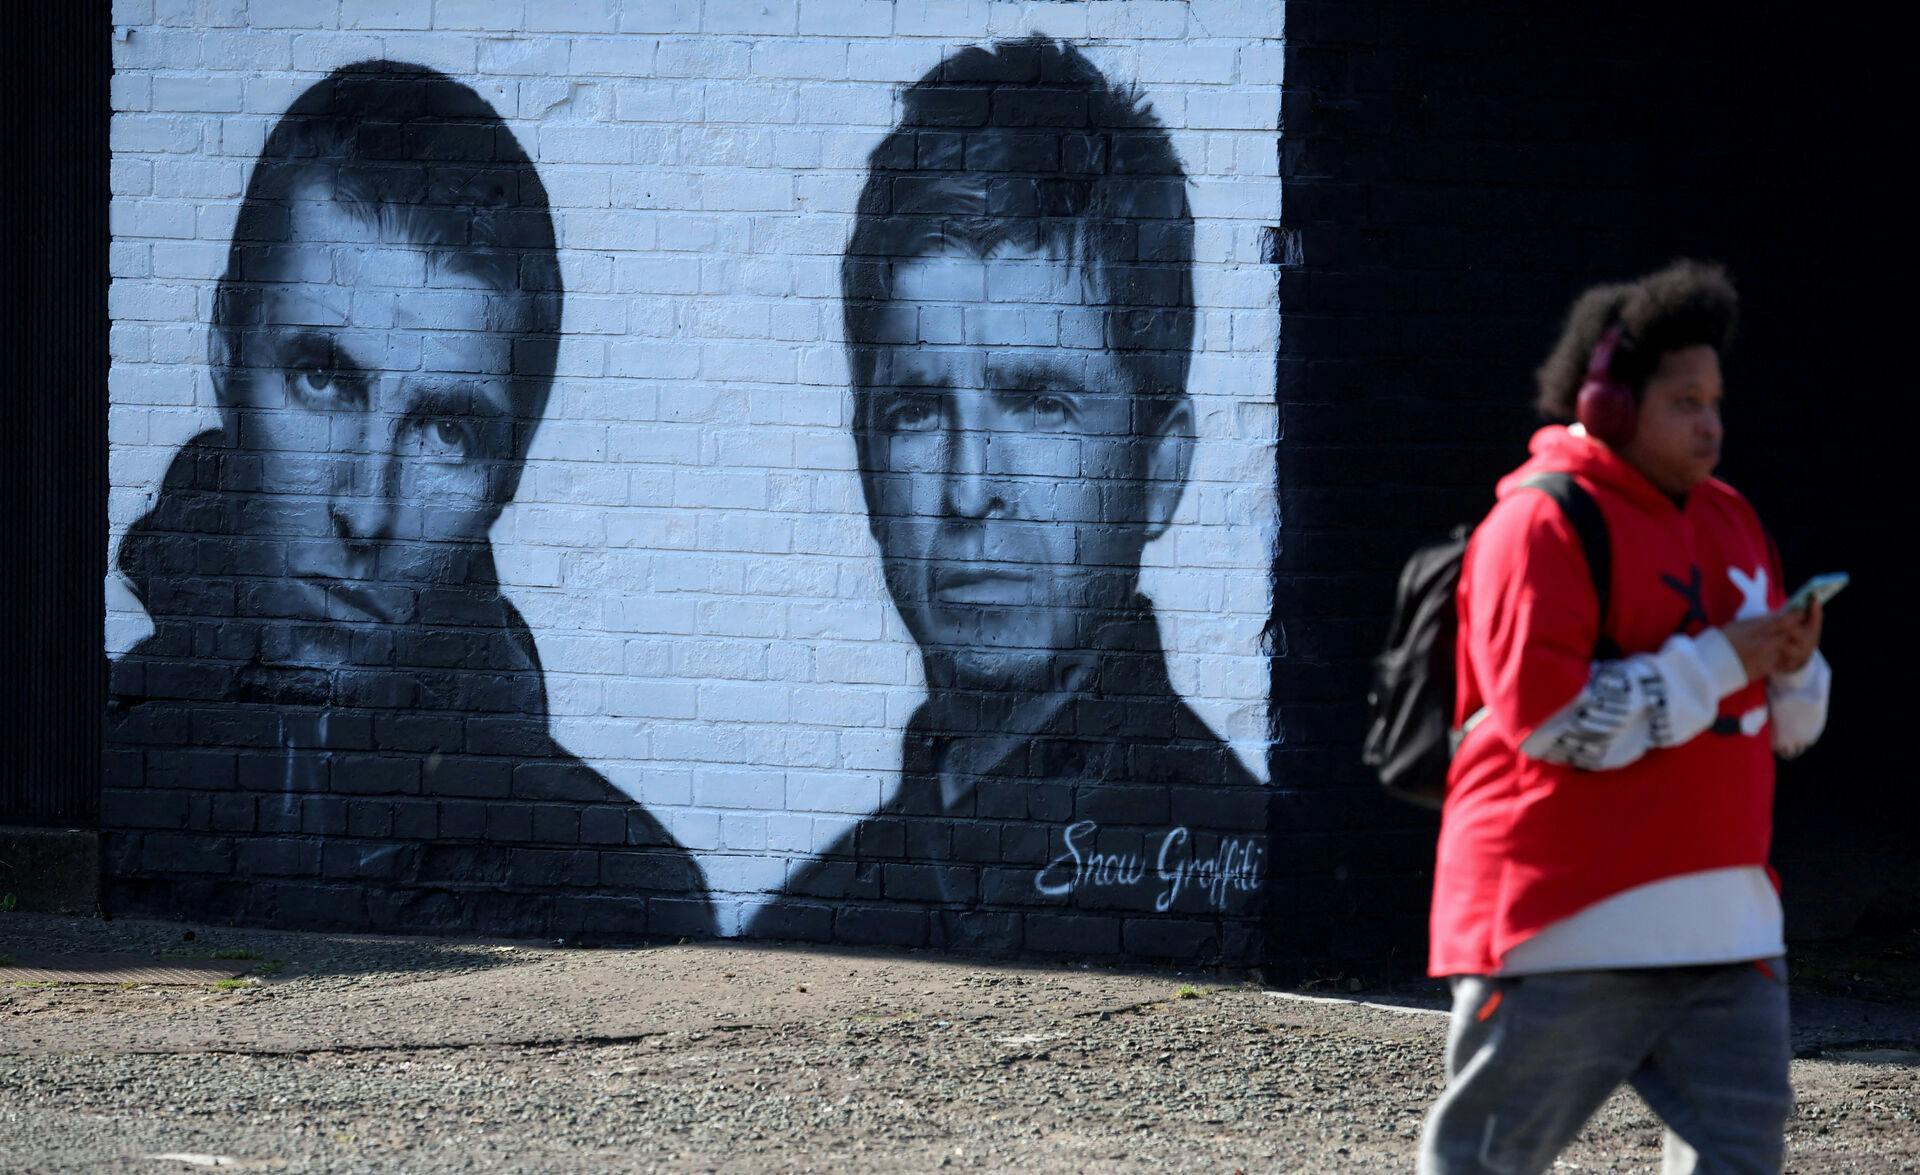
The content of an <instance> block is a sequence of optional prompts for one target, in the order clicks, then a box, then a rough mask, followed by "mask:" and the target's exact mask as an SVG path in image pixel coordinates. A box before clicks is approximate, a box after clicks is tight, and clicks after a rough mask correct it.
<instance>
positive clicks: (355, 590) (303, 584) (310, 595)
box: [293, 575, 398, 624]
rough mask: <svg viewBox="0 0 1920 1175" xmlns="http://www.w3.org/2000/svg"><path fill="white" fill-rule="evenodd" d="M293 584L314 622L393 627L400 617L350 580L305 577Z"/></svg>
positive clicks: (295, 580)
mask: <svg viewBox="0 0 1920 1175" xmlns="http://www.w3.org/2000/svg"><path fill="white" fill-rule="evenodd" d="M293 582H294V583H295V584H297V585H299V591H300V595H301V596H302V598H303V601H304V602H305V603H306V604H307V605H308V609H307V610H308V612H309V614H310V615H312V616H313V617H314V618H315V619H322V618H324V619H328V620H345V621H349V622H352V621H360V622H363V623H369V624H393V623H395V622H396V621H397V620H398V617H396V616H394V615H393V613H392V612H391V611H390V610H389V609H388V608H386V607H385V606H383V605H382V604H381V603H380V601H379V600H378V599H377V598H376V597H375V595H374V593H372V592H369V591H367V590H366V589H365V588H362V587H359V586H357V585H355V584H353V583H352V582H350V581H348V580H343V579H334V578H332V577H331V576H325V575H302V576H298V577H296V578H295V579H294V580H293Z"/></svg>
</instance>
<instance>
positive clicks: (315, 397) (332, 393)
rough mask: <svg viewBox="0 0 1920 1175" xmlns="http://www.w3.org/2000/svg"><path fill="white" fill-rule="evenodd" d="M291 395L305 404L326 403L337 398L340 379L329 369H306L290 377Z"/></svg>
mask: <svg viewBox="0 0 1920 1175" xmlns="http://www.w3.org/2000/svg"><path fill="white" fill-rule="evenodd" d="M290 379H291V382H292V385H293V394H294V395H295V396H297V397H299V398H300V399H301V400H302V401H305V402H307V403H310V404H311V403H327V402H329V401H332V400H335V399H338V398H339V395H340V377H339V375H338V374H337V373H335V372H334V371H333V369H331V368H327V367H306V368H302V369H300V370H298V371H295V372H294V373H293V374H292V376H291V377H290Z"/></svg>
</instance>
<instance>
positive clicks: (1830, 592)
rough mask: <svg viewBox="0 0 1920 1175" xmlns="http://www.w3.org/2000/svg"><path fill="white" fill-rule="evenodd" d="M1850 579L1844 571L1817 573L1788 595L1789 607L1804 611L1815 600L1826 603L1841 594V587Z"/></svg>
mask: <svg viewBox="0 0 1920 1175" xmlns="http://www.w3.org/2000/svg"><path fill="white" fill-rule="evenodd" d="M1849 580H1850V577H1849V576H1848V575H1847V573H1846V572H1844V571H1833V572H1829V573H1827V574H1826V575H1816V576H1814V577H1813V578H1812V579H1810V580H1808V581H1807V582H1805V583H1803V584H1801V585H1800V590H1799V591H1796V592H1794V593H1793V595H1791V596H1789V597H1787V607H1788V608H1793V609H1798V610H1800V611H1802V612H1804V611H1806V609H1807V607H1808V606H1809V605H1811V604H1812V603H1813V602H1814V601H1815V600H1819V601H1820V603H1821V604H1823V605H1824V604H1825V603H1826V602H1827V601H1828V600H1831V599H1833V598H1834V597H1835V596H1837V595H1839V594H1840V589H1841V588H1843V587H1846V586H1847V584H1848V582H1849Z"/></svg>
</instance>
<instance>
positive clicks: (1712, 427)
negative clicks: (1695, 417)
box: [1700, 408, 1727, 441]
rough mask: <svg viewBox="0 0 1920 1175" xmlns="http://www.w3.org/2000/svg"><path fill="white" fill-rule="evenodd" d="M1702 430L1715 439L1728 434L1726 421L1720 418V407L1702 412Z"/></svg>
mask: <svg viewBox="0 0 1920 1175" xmlns="http://www.w3.org/2000/svg"><path fill="white" fill-rule="evenodd" d="M1700 430H1701V431H1702V432H1704V433H1705V434H1706V435H1707V436H1709V437H1711V438H1713V439H1714V440H1715V441H1718V440H1720V439H1722V438H1723V437H1725V436H1726V433H1727V428H1726V423H1725V422H1724V421H1723V420H1721V418H1720V409H1718V408H1709V409H1707V410H1706V411H1705V412H1703V413H1701V414H1700Z"/></svg>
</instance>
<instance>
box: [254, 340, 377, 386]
mask: <svg viewBox="0 0 1920 1175" xmlns="http://www.w3.org/2000/svg"><path fill="white" fill-rule="evenodd" d="M275 352H276V354H275V355H274V359H275V363H274V366H276V367H298V368H302V369H304V368H306V367H309V366H312V367H319V366H325V367H326V368H327V369H329V370H331V371H337V372H339V373H341V374H342V375H351V376H355V377H364V376H365V375H366V373H367V366H366V364H364V363H362V362H360V360H359V357H358V356H356V355H354V353H353V352H352V351H350V350H348V349H347V347H346V345H345V344H344V343H342V342H341V341H340V339H339V337H338V336H337V335H335V334H333V333H332V332H331V331H320V330H297V331H295V332H294V333H293V334H292V335H290V336H282V337H281V341H279V342H278V343H277V344H276V346H275Z"/></svg>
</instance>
